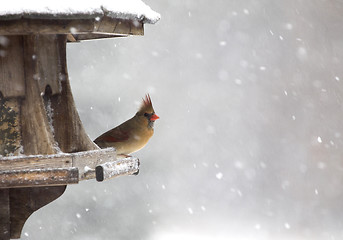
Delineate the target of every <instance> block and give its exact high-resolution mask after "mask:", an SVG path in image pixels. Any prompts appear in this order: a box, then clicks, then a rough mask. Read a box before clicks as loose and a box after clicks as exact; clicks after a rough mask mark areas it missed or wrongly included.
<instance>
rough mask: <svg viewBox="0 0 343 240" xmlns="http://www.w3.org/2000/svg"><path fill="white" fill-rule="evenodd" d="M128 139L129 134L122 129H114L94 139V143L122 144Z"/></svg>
mask: <svg viewBox="0 0 343 240" xmlns="http://www.w3.org/2000/svg"><path fill="white" fill-rule="evenodd" d="M128 139H129V134H128V133H127V132H125V131H123V130H122V129H120V128H118V127H116V128H114V129H112V130H110V131H108V132H106V133H104V134H102V135H101V136H99V137H98V138H97V139H95V142H99V141H106V142H123V141H126V140H128Z"/></svg>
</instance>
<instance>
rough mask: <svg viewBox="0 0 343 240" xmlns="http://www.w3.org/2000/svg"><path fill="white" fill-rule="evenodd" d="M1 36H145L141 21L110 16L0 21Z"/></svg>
mask: <svg viewBox="0 0 343 240" xmlns="http://www.w3.org/2000/svg"><path fill="white" fill-rule="evenodd" d="M0 26H1V28H0V35H28V34H89V33H99V34H100V33H104V34H126V35H143V34H144V30H143V29H144V24H143V22H141V21H134V20H126V19H116V18H111V17H108V16H103V17H99V18H88V19H86V18H84V19H12V20H0Z"/></svg>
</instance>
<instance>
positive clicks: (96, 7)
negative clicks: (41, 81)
mask: <svg viewBox="0 0 343 240" xmlns="http://www.w3.org/2000/svg"><path fill="white" fill-rule="evenodd" d="M159 19H160V14H159V13H157V12H155V11H153V10H152V9H151V8H150V7H149V6H147V5H146V4H145V3H143V2H142V1H141V0H102V1H90V2H88V1H85V2H81V1H70V0H58V1H52V0H48V1H44V0H32V1H25V0H12V1H6V2H5V3H3V4H2V5H1V8H0V35H23V34H69V37H68V40H69V41H77V40H87V39H96V38H107V37H116V36H123V35H124V36H126V35H143V33H144V28H143V25H144V24H145V23H150V24H154V23H156V22H157V21H158V20H159Z"/></svg>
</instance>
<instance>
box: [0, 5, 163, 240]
mask: <svg viewBox="0 0 343 240" xmlns="http://www.w3.org/2000/svg"><path fill="white" fill-rule="evenodd" d="M60 1H61V0H60ZM62 1H63V0H62ZM14 2H15V0H14ZM23 2H24V3H25V1H23ZM32 2H34V1H26V5H27V6H29V5H28V4H32ZM113 2H114V3H113V5H114V6H113V8H110V9H108V8H106V7H105V6H102V5H101V4H99V3H98V6H96V7H94V8H90V10H89V11H85V12H83V11H77V10H75V9H72V8H68V2H67V1H65V4H66V5H67V6H65V11H64V10H60V9H58V10H56V11H54V6H46V7H45V8H44V7H41V6H40V8H39V9H38V10H36V9H34V6H33V9H28V10H21V11H12V9H8V11H7V12H4V10H3V9H1V10H0V155H1V156H0V239H4V240H6V239H12V238H20V235H21V230H22V228H23V225H24V223H25V221H26V219H27V218H28V217H29V216H30V215H31V214H32V213H33V212H34V211H36V210H37V209H39V208H41V207H42V206H44V205H46V204H48V203H50V202H51V201H53V200H55V199H56V198H58V197H59V196H60V195H62V194H63V192H64V191H65V189H66V185H68V184H76V183H78V182H79V181H82V180H86V179H94V178H96V179H97V180H98V181H103V180H105V179H109V178H113V177H117V176H121V175H131V174H134V173H137V172H138V169H139V161H138V159H137V158H135V157H127V158H123V159H117V156H116V151H115V149H113V148H109V149H99V147H98V146H97V145H95V144H94V143H93V142H92V141H91V140H90V139H89V137H88V135H87V134H86V132H85V130H84V128H83V126H82V123H81V121H80V118H79V115H78V113H77V110H76V107H75V104H74V100H73V96H72V92H71V88H70V84H69V79H68V72H67V65H66V44H67V42H77V41H81V40H90V39H99V38H110V37H122V36H128V35H143V26H144V24H145V23H155V22H156V21H158V19H159V15H158V14H157V13H155V12H153V11H152V10H151V9H150V8H149V7H147V6H146V5H144V4H143V3H142V2H140V0H131V1H130V2H132V4H135V3H137V4H138V5H139V7H138V9H141V10H142V9H143V13H140V12H139V11H136V10H134V11H130V8H128V9H127V10H125V11H123V10H122V9H120V11H116V4H117V3H116V2H125V0H124V1H123V0H116V1H114V0H113ZM126 5H127V4H126ZM20 9H23V7H22V8H20ZM112 9H114V10H112ZM5 11H6V9H5ZM148 15H150V17H149V16H148Z"/></svg>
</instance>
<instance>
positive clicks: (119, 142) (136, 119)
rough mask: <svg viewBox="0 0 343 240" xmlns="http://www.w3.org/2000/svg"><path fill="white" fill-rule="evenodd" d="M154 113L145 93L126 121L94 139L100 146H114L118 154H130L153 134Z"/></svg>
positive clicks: (148, 96) (140, 147) (157, 117)
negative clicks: (140, 102) (138, 106)
mask: <svg viewBox="0 0 343 240" xmlns="http://www.w3.org/2000/svg"><path fill="white" fill-rule="evenodd" d="M159 118H160V117H159V116H157V115H156V113H155V110H154V108H153V106H152V102H151V98H150V95H149V94H146V95H145V98H143V102H142V104H141V106H140V108H139V110H138V112H137V113H136V114H135V115H134V116H133V117H132V118H130V119H129V120H127V121H126V122H124V123H122V124H120V125H119V126H117V127H115V128H113V129H111V130H109V131H107V132H105V133H104V134H102V135H100V136H99V137H97V138H96V139H95V140H94V143H96V144H97V145H98V146H99V147H100V148H108V147H114V148H115V149H116V151H117V154H118V155H123V156H130V155H129V154H131V153H134V152H136V151H138V150H140V149H142V148H143V147H144V146H145V145H146V144H147V143H148V141H149V139H150V138H151V137H152V135H153V134H154V123H155V121H156V120H157V119H159Z"/></svg>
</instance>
